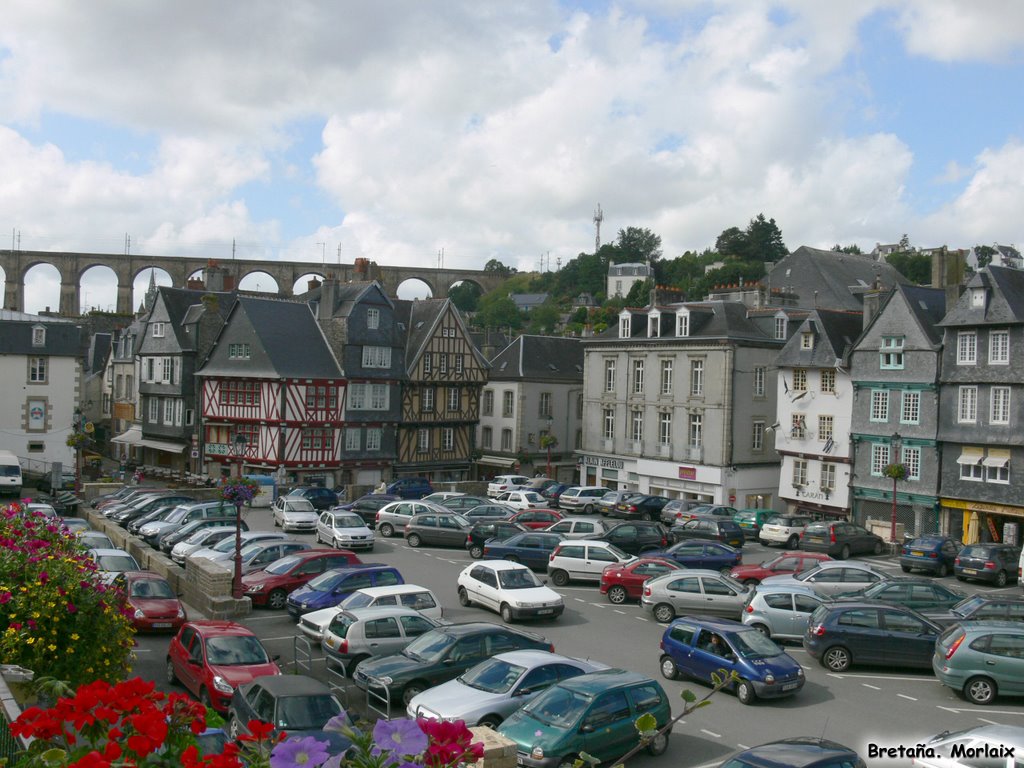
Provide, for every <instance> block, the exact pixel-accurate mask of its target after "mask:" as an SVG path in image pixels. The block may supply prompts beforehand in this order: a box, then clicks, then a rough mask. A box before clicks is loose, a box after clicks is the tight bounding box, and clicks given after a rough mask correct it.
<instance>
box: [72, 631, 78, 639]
mask: <svg viewBox="0 0 1024 768" xmlns="http://www.w3.org/2000/svg"><path fill="white" fill-rule="evenodd" d="M71 639H72V640H77V639H78V633H77V632H72V633H71Z"/></svg>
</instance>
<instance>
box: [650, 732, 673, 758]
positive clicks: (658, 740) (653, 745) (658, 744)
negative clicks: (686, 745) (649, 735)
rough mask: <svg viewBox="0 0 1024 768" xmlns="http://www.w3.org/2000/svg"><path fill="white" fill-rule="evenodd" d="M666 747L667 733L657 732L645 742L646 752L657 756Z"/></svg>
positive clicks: (663, 752)
mask: <svg viewBox="0 0 1024 768" xmlns="http://www.w3.org/2000/svg"><path fill="white" fill-rule="evenodd" d="M666 749H668V733H659V734H658V735H657V736H655V737H654V738H653V739H651V740H650V741H649V742H648V743H647V754H649V755H653V756H654V757H657V756H658V755H663V754H665V750H666Z"/></svg>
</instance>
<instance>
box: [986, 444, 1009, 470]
mask: <svg viewBox="0 0 1024 768" xmlns="http://www.w3.org/2000/svg"><path fill="white" fill-rule="evenodd" d="M981 463H982V464H984V465H985V466H986V467H998V468H999V469H1002V468H1003V467H1005V466H1006V465H1007V464H1009V463H1010V449H1009V448H989V449H988V456H986V457H985V460H984V461H982V462H981Z"/></svg>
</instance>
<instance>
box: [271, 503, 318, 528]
mask: <svg viewBox="0 0 1024 768" xmlns="http://www.w3.org/2000/svg"><path fill="white" fill-rule="evenodd" d="M278 502H280V504H278ZM319 519H320V514H319V513H318V512H317V511H316V507H314V506H313V503H312V502H311V501H309V499H300V498H294V497H291V496H285V497H282V498H278V500H277V502H274V525H275V526H280V527H281V530H282V531H306V532H309V533H313V532H314V531H316V524H317V521H318V520H319Z"/></svg>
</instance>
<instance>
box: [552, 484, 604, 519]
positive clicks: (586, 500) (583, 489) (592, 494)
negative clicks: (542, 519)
mask: <svg viewBox="0 0 1024 768" xmlns="http://www.w3.org/2000/svg"><path fill="white" fill-rule="evenodd" d="M606 493H608V489H607V488H605V487H604V486H603V485H575V486H572V487H569V488H566V489H565V490H563V491H562V493H561V495H560V496H559V497H558V508H559V509H564V510H567V511H568V512H582V513H583V514H584V515H592V514H594V511H595V510H596V509H597V501H598V499H600V498H601V497H602V496H604V495H605V494H606Z"/></svg>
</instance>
